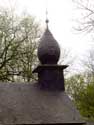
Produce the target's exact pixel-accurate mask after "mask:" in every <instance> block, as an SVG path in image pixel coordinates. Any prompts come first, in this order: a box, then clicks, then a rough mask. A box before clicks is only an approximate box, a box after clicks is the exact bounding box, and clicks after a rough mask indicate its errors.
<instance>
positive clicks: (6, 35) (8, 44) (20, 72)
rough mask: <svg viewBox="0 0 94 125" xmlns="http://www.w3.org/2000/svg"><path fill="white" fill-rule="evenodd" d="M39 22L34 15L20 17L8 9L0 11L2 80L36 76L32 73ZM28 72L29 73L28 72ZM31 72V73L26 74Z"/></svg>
mask: <svg viewBox="0 0 94 125" xmlns="http://www.w3.org/2000/svg"><path fill="white" fill-rule="evenodd" d="M39 37H40V28H39V24H38V23H37V22H36V21H35V20H34V18H33V17H32V16H29V15H26V16H24V17H22V16H21V17H18V16H16V15H15V14H14V15H13V14H11V13H10V12H9V11H8V10H2V11H0V80H1V81H12V82H13V81H16V80H17V79H18V77H21V79H20V80H21V81H22V78H25V79H28V80H26V81H30V80H31V79H33V78H34V76H33V75H32V74H31V71H32V67H34V65H35V64H34V63H36V62H37V59H36V47H37V44H36V43H37V41H38V38H39ZM27 72H28V73H27ZM25 74H29V75H25Z"/></svg>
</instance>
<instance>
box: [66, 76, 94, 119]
mask: <svg viewBox="0 0 94 125" xmlns="http://www.w3.org/2000/svg"><path fill="white" fill-rule="evenodd" d="M66 91H67V92H68V94H69V96H70V97H71V99H72V100H73V101H74V103H75V104H76V106H77V108H78V109H79V111H80V113H81V114H82V116H84V117H86V118H88V119H92V120H94V79H92V82H91V83H88V79H87V77H85V75H83V74H80V75H74V76H72V77H70V78H69V79H67V80H66Z"/></svg>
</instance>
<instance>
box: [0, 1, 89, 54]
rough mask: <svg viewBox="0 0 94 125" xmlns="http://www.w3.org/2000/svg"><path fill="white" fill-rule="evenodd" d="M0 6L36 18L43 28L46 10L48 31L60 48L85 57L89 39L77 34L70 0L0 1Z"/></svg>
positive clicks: (86, 36) (74, 9) (73, 7)
mask: <svg viewBox="0 0 94 125" xmlns="http://www.w3.org/2000/svg"><path fill="white" fill-rule="evenodd" d="M0 6H4V7H8V8H10V7H13V8H15V9H16V11H17V13H18V14H20V13H21V12H23V11H26V12H28V13H30V14H31V15H34V16H36V18H37V19H38V20H39V21H40V22H41V25H42V26H45V18H46V15H45V10H46V7H47V9H48V18H49V21H50V22H49V29H50V30H51V32H52V33H53V35H54V37H55V38H56V40H57V41H58V42H59V44H60V46H61V48H63V47H64V48H67V49H70V50H72V52H73V54H74V55H76V56H79V55H80V56H81V55H85V54H86V52H87V50H88V49H89V48H90V42H88V41H90V37H88V35H86V34H83V33H80V34H79V33H77V32H76V31H75V30H74V29H73V27H74V21H73V20H74V19H76V18H79V16H78V15H77V14H78V13H76V6H75V4H73V2H72V0H0Z"/></svg>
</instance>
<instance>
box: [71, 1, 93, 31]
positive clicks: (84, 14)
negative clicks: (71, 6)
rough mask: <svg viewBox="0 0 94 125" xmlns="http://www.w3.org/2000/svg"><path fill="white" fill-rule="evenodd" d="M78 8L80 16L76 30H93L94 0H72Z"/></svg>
mask: <svg viewBox="0 0 94 125" xmlns="http://www.w3.org/2000/svg"><path fill="white" fill-rule="evenodd" d="M73 2H74V3H76V5H77V7H78V8H79V12H80V13H81V14H80V17H79V18H78V20H77V22H78V23H79V24H78V27H77V28H76V30H78V31H85V32H88V33H90V32H93V31H94V1H92V0H73Z"/></svg>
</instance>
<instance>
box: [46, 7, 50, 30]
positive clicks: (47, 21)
mask: <svg viewBox="0 0 94 125" xmlns="http://www.w3.org/2000/svg"><path fill="white" fill-rule="evenodd" d="M45 22H46V26H47V28H48V23H49V20H48V11H47V8H46V21H45Z"/></svg>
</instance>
